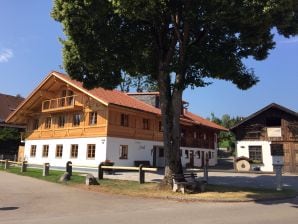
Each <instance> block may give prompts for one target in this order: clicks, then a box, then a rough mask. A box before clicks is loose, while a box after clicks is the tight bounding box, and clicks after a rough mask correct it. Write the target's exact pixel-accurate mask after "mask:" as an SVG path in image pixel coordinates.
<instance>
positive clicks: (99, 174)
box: [98, 163, 103, 180]
mask: <svg viewBox="0 0 298 224" xmlns="http://www.w3.org/2000/svg"><path fill="white" fill-rule="evenodd" d="M101 166H102V164H101V163H100V164H99V165H98V179H99V180H102V179H103V169H102V168H101Z"/></svg>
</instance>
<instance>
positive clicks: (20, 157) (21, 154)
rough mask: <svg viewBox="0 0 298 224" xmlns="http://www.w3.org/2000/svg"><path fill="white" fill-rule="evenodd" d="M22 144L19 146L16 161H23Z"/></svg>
mask: <svg viewBox="0 0 298 224" xmlns="http://www.w3.org/2000/svg"><path fill="white" fill-rule="evenodd" d="M24 149H25V147H24V146H21V145H20V146H19V151H18V162H22V161H24Z"/></svg>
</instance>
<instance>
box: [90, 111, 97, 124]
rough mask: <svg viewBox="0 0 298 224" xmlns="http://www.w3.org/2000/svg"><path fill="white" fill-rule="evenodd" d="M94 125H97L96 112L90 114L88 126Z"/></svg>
mask: <svg viewBox="0 0 298 224" xmlns="http://www.w3.org/2000/svg"><path fill="white" fill-rule="evenodd" d="M96 124H97V112H90V113H89V125H96Z"/></svg>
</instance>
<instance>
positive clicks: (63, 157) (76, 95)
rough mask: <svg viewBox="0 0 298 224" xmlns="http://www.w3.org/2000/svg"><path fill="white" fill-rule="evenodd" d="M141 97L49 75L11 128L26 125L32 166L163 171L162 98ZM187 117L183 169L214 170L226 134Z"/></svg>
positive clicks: (14, 117) (21, 108)
mask: <svg viewBox="0 0 298 224" xmlns="http://www.w3.org/2000/svg"><path fill="white" fill-rule="evenodd" d="M145 95H147V97H145ZM138 96H141V94H134V96H133V94H125V93H122V92H120V91H116V90H105V89H102V88H97V89H93V90H87V89H85V88H83V85H82V83H80V82H78V81H75V80H72V79H71V78H70V77H69V76H67V75H65V74H61V73H58V72H51V73H50V74H49V75H48V76H47V77H46V78H45V79H44V80H43V81H42V83H41V84H40V85H39V86H38V87H37V88H36V89H35V90H34V91H33V92H32V93H31V94H30V95H29V97H28V98H27V99H26V100H25V101H24V102H23V103H22V104H21V105H20V106H19V107H18V109H17V110H16V111H15V112H14V113H12V114H11V115H10V116H9V117H8V119H7V122H9V123H15V124H27V130H26V135H25V152H24V156H25V159H26V160H27V161H28V162H29V163H35V164H36V163H38V164H42V163H45V162H49V163H50V164H51V166H65V164H66V162H67V161H72V162H73V163H74V164H78V165H98V164H99V163H100V162H102V161H105V160H111V161H113V162H114V163H115V164H116V165H123V166H133V165H134V162H135V161H149V162H150V164H151V165H152V166H159V167H162V166H164V150H163V142H162V134H163V133H162V131H163V130H162V129H163V128H162V125H161V114H160V109H159V108H158V107H159V103H158V102H157V100H158V93H143V94H142V96H143V97H145V98H152V99H151V100H152V102H153V103H151V104H148V102H147V101H146V100H144V99H143V100H144V102H142V99H140V98H139V97H138ZM135 97H136V98H138V99H136V98H135ZM183 111H184V113H183V115H182V116H181V125H182V134H181V135H182V147H181V152H182V163H183V165H184V166H185V165H188V166H198V167H199V166H201V165H202V164H203V162H202V161H205V159H206V157H208V158H209V162H210V165H215V164H216V163H217V134H218V133H219V131H226V129H225V128H223V127H221V126H219V125H217V124H214V123H212V122H210V121H208V120H205V119H203V118H201V117H199V116H197V115H195V114H192V113H190V112H188V111H187V110H186V109H185V110H183Z"/></svg>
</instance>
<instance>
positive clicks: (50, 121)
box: [44, 117, 52, 129]
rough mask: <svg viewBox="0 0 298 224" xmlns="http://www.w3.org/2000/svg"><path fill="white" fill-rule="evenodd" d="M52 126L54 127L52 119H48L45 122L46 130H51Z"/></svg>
mask: <svg viewBox="0 0 298 224" xmlns="http://www.w3.org/2000/svg"><path fill="white" fill-rule="evenodd" d="M51 125H52V118H51V117H47V118H46V120H45V125H44V128H46V129H49V128H51Z"/></svg>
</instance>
